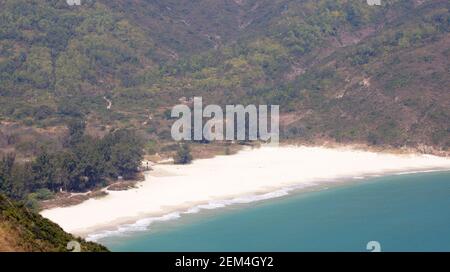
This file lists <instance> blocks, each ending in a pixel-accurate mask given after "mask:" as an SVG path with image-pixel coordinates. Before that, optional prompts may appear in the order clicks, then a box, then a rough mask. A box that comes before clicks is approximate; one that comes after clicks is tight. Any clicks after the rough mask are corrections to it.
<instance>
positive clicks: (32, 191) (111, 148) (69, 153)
mask: <svg viewBox="0 0 450 272" xmlns="http://www.w3.org/2000/svg"><path fill="white" fill-rule="evenodd" d="M84 129H85V126H84V124H83V123H82V122H81V121H76V122H73V123H71V125H70V126H69V136H68V139H67V141H66V142H67V144H68V147H67V148H64V149H63V150H60V151H53V152H49V151H46V150H44V151H42V152H41V153H40V154H38V155H37V157H36V159H35V160H33V161H32V162H28V163H16V162H15V155H14V154H7V155H6V156H4V157H3V158H2V160H1V161H0V193H3V194H6V195H7V196H9V197H11V198H13V199H17V200H21V199H25V200H26V202H27V204H28V205H29V206H31V207H34V206H35V204H36V201H37V200H45V199H47V198H49V197H51V195H52V193H56V192H59V191H61V190H64V191H69V192H83V191H86V190H89V189H92V188H95V187H100V186H102V185H104V184H105V182H106V179H107V178H113V179H116V178H117V177H119V176H122V177H124V178H127V179H128V178H130V179H131V178H133V177H134V175H135V174H136V173H137V171H138V167H139V166H140V164H141V161H142V155H143V151H142V150H143V144H142V141H141V140H140V139H139V137H138V136H137V135H136V133H135V132H134V131H129V130H118V131H115V132H112V133H109V134H108V135H106V136H105V137H104V138H102V139H96V138H92V137H89V136H86V135H84Z"/></svg>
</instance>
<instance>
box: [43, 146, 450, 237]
mask: <svg viewBox="0 0 450 272" xmlns="http://www.w3.org/2000/svg"><path fill="white" fill-rule="evenodd" d="M255 157H256V158H255ZM296 162H298V163H299V166H297V165H296ZM327 163H328V164H327ZM393 165H395V166H393ZM211 168H212V169H211ZM214 168H216V169H215V170H214ZM154 169H155V171H151V172H146V173H145V181H143V182H140V183H138V184H137V188H136V189H130V190H128V191H122V192H109V194H108V196H106V197H104V198H101V199H94V200H88V201H86V202H83V203H82V204H80V205H76V206H71V207H65V208H55V209H51V210H44V211H42V212H41V214H42V215H43V216H44V217H47V218H49V219H50V220H52V221H55V222H56V223H59V224H60V225H61V226H62V227H63V228H64V229H65V230H66V231H69V232H71V233H73V234H76V235H80V236H82V237H88V238H89V239H91V238H92V240H97V239H98V238H102V236H103V237H105V236H110V235H114V234H120V233H123V232H129V231H139V230H145V229H148V226H149V225H150V224H151V223H152V222H155V221H165V220H171V219H176V218H179V217H180V216H181V215H182V214H189V213H197V212H199V211H201V210H204V209H208V210H210V209H216V208H223V207H226V206H230V205H235V204H245V203H250V202H255V201H262V200H265V199H272V198H278V197H283V196H286V195H288V194H290V193H292V192H293V191H295V192H298V191H303V190H305V191H307V190H314V189H320V188H321V187H326V186H330V185H331V186H334V185H344V184H348V183H354V182H358V181H360V179H365V178H370V177H375V176H389V175H396V174H409V173H413V172H414V173H417V172H428V171H446V170H450V159H449V158H445V157H436V156H432V155H421V154H389V153H374V152H368V151H362V150H357V149H354V148H351V147H347V148H325V147H305V146H300V147H299V146H280V147H266V146H263V147H261V148H257V149H250V150H249V149H244V150H242V151H240V152H238V153H237V154H235V155H230V156H217V157H215V158H212V159H203V160H196V161H194V163H193V164H191V165H183V166H178V165H156V166H155V168H154ZM228 183H229V184H228ZM93 234H94V235H93Z"/></svg>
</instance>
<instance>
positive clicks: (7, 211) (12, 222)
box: [0, 194, 108, 252]
mask: <svg viewBox="0 0 450 272" xmlns="http://www.w3.org/2000/svg"><path fill="white" fill-rule="evenodd" d="M70 241H77V242H79V243H80V245H81V251H85V252H86V251H90V252H106V251H108V250H107V249H106V248H105V247H104V246H102V245H99V244H95V243H92V242H86V241H84V240H83V239H80V238H76V237H74V236H73V235H71V234H68V233H66V232H64V231H63V230H62V229H61V228H60V227H59V226H58V225H56V224H55V223H53V222H51V221H50V220H47V219H45V218H43V217H42V216H41V215H39V214H37V213H35V212H32V211H30V210H28V209H27V208H26V207H25V206H23V205H20V204H17V203H15V202H13V201H11V200H9V199H8V198H6V197H4V196H3V195H1V194H0V251H16V252H17V251H19V252H23V251H26V252H67V251H69V250H67V248H66V247H67V244H68V243H69V242H70Z"/></svg>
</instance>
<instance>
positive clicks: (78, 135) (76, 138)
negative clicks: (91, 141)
mask: <svg viewBox="0 0 450 272" xmlns="http://www.w3.org/2000/svg"><path fill="white" fill-rule="evenodd" d="M67 128H68V129H69V136H68V138H67V145H68V146H69V147H73V146H75V145H77V144H79V143H80V142H81V141H82V140H83V137H84V132H85V130H86V122H85V121H84V120H80V119H73V120H71V121H69V124H68V125H67Z"/></svg>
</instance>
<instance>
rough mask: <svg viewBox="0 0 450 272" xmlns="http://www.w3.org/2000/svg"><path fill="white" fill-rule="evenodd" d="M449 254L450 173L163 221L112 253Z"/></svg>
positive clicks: (115, 245)
mask: <svg viewBox="0 0 450 272" xmlns="http://www.w3.org/2000/svg"><path fill="white" fill-rule="evenodd" d="M369 241H378V242H379V243H380V244H381V249H382V251H450V172H439V173H438V172H434V173H419V174H409V175H396V176H389V177H379V178H371V179H367V180H363V181H359V182H357V183H353V184H348V185H343V186H339V187H333V188H330V189H327V190H321V191H315V192H303V193H301V192H299V193H293V194H292V195H290V196H287V197H283V198H279V199H272V200H266V201H263V202H257V203H252V204H245V205H236V206H232V207H228V208H224V209H216V210H210V211H202V212H200V213H198V214H193V215H185V216H183V217H182V218H181V219H178V220H172V221H166V222H158V223H154V224H152V225H151V226H150V230H148V231H143V232H136V233H132V234H128V235H125V236H122V237H108V238H104V239H102V240H100V241H99V242H101V243H103V244H105V245H106V246H108V247H109V248H110V249H111V250H113V251H164V252H167V251H263V252H264V251H367V249H366V245H367V243H368V242H369Z"/></svg>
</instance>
